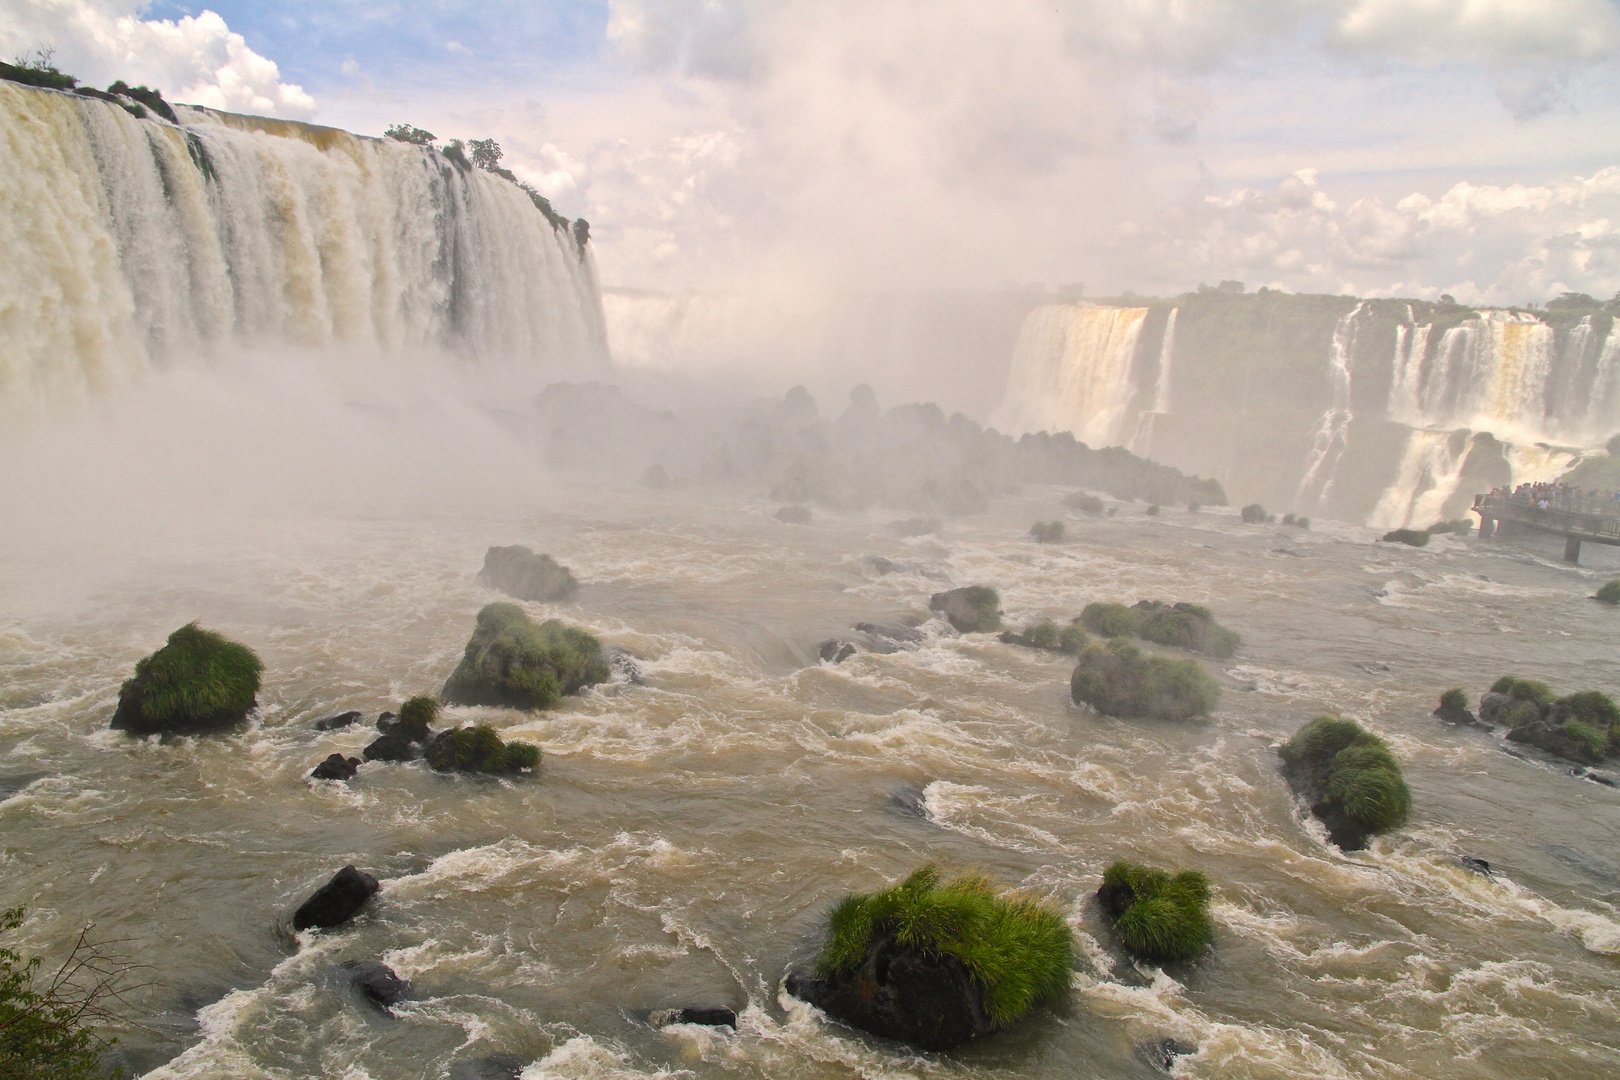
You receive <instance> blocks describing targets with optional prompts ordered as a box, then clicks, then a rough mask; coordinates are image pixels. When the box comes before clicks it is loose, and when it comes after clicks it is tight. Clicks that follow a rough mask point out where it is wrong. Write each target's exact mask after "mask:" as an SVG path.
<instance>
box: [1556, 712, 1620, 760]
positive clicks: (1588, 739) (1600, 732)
mask: <svg viewBox="0 0 1620 1080" xmlns="http://www.w3.org/2000/svg"><path fill="white" fill-rule="evenodd" d="M1563 730H1564V734H1565V735H1568V736H1569V737H1570V739H1571V740H1572V741H1573V742H1574V743H1575V746H1576V748H1577V749H1578V751H1579V752H1580V753H1581V754H1582V755H1583V760H1585V761H1587V762H1589V763H1596V762H1599V761H1602V760H1603V757H1604V755H1606V754H1607V753H1608V752H1609V732H1608V729H1606V728H1601V727H1598V726H1597V725H1596V724H1589V723H1587V722H1586V721H1584V720H1571V721H1569V722H1568V723H1566V724H1565V725H1564V729H1563Z"/></svg>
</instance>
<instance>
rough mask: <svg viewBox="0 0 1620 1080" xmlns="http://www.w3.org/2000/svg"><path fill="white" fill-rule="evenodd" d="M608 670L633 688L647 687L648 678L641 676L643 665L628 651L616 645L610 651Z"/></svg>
mask: <svg viewBox="0 0 1620 1080" xmlns="http://www.w3.org/2000/svg"><path fill="white" fill-rule="evenodd" d="M608 670H609V671H611V672H613V674H614V675H616V676H617V677H619V678H621V679H623V680H624V681H625V682H627V683H629V684H630V685H631V686H645V685H647V680H646V677H645V676H643V675H642V674H641V665H640V664H639V663H637V662H636V658H635V657H634V656H633V655H631V653H630V651H629V650H628V649H623V648H620V647H619V646H617V645H615V646H613V648H611V649H609V650H608Z"/></svg>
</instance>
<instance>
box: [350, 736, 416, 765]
mask: <svg viewBox="0 0 1620 1080" xmlns="http://www.w3.org/2000/svg"><path fill="white" fill-rule="evenodd" d="M360 755H361V756H362V757H364V758H365V759H366V760H367V761H415V760H416V759H417V758H419V757H421V756H422V744H421V743H419V742H417V741H416V740H414V739H409V738H406V737H405V736H404V735H396V734H392V733H390V734H388V735H384V736H382V737H381V738H377V739H373V740H372V741H371V742H369V743H367V744H366V748H365V749H364V750H362V751H360Z"/></svg>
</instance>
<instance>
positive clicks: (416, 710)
mask: <svg viewBox="0 0 1620 1080" xmlns="http://www.w3.org/2000/svg"><path fill="white" fill-rule="evenodd" d="M438 719H439V699H438V698H436V697H430V696H429V695H427V694H418V695H417V696H416V697H413V698H407V699H406V700H405V701H404V703H403V704H401V705H400V707H399V712H397V713H396V714H394V724H395V726H396V727H399V728H402V729H404V730H406V731H410V732H413V733H417V734H418V735H419V737H421V738H425V737H426V736H427V730H428V728H430V727H432V726H433V725H434V724H435V723H436V722H437V721H438Z"/></svg>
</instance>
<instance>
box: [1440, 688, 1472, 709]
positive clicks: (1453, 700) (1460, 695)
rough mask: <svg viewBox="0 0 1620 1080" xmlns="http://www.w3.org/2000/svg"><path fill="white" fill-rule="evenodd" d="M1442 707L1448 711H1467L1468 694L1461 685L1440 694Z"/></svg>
mask: <svg viewBox="0 0 1620 1080" xmlns="http://www.w3.org/2000/svg"><path fill="white" fill-rule="evenodd" d="M1440 708H1441V709H1443V710H1445V711H1446V712H1459V711H1461V712H1466V711H1467V709H1468V695H1467V694H1465V693H1464V692H1463V690H1462V688H1461V687H1453V688H1452V689H1450V690H1447V691H1446V692H1445V693H1443V694H1441V695H1440Z"/></svg>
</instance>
